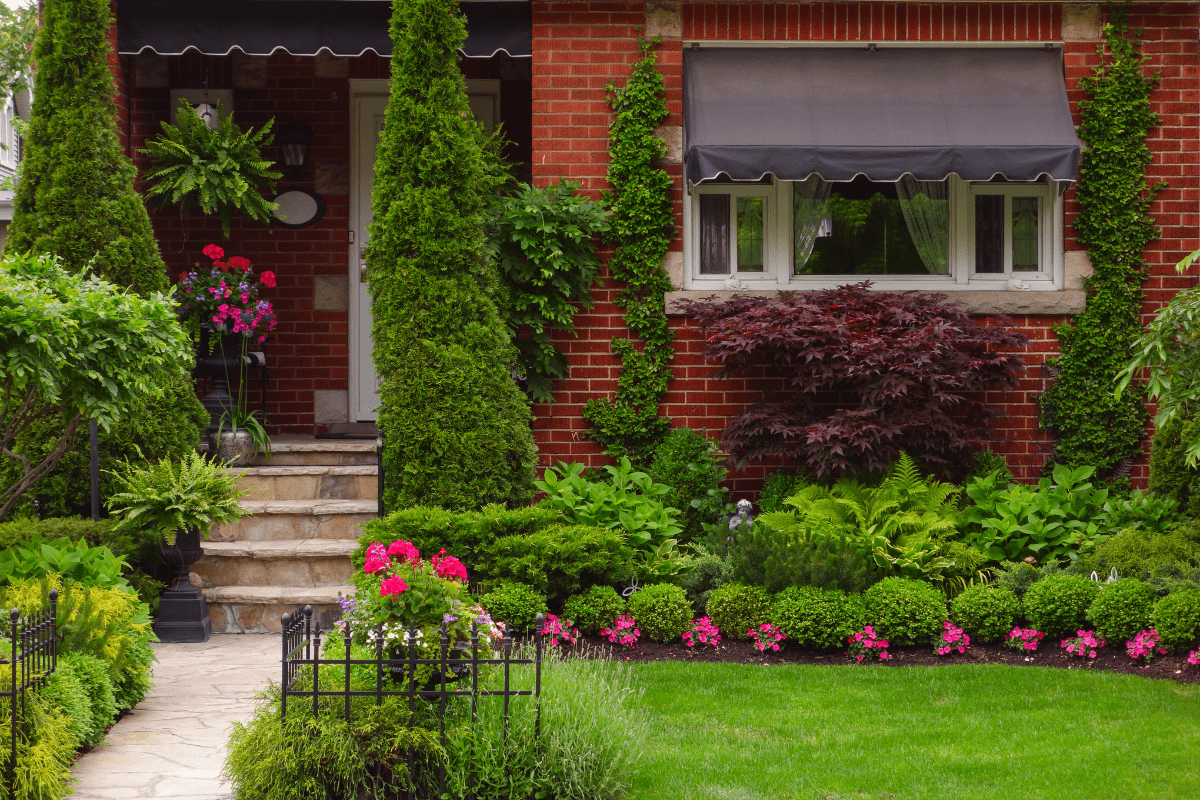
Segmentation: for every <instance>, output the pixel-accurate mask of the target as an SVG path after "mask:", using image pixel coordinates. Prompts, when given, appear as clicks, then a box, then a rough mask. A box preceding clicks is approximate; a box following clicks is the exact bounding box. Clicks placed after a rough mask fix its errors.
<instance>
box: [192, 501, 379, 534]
mask: <svg viewBox="0 0 1200 800" xmlns="http://www.w3.org/2000/svg"><path fill="white" fill-rule="evenodd" d="M241 505H242V507H243V508H245V509H246V510H247V511H249V512H250V514H251V516H248V517H242V518H241V519H239V520H238V521H237V522H231V523H229V524H227V525H221V526H219V527H217V528H214V529H213V532H212V537H211V538H212V540H213V541H217V542H235V541H242V542H247V541H266V540H280V539H356V538H358V535H359V528H358V526H359V525H361V524H362V523H364V522H367V521H369V520H372V519H375V515H376V511H377V510H378V504H377V503H376V502H375V501H374V500H243V501H242V503H241Z"/></svg>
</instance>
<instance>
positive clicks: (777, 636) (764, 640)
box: [746, 622, 787, 653]
mask: <svg viewBox="0 0 1200 800" xmlns="http://www.w3.org/2000/svg"><path fill="white" fill-rule="evenodd" d="M746 633H747V634H749V635H750V638H751V639H753V640H754V646H755V647H757V648H758V652H760V653H765V652H766V651H767V649H768V648H769V649H770V650H771V652H773V653H778V652H779V648H780V647H782V645H780V644H779V643H780V642H782V641H783V640H784V639H786V638H787V636H785V635H784V634H783V631H781V630H779V628H776V627H775V626H774V625H772V624H771V623H769V622H764V623H763V624H762V625H759V626H758V630H755V629H754V628H751V629H750V630H748V631H746Z"/></svg>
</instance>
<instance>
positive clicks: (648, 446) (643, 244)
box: [583, 39, 675, 462]
mask: <svg viewBox="0 0 1200 800" xmlns="http://www.w3.org/2000/svg"><path fill="white" fill-rule="evenodd" d="M656 44H658V40H657V39H652V40H649V41H647V40H639V41H638V50H639V51H640V52H641V54H642V59H641V60H640V61H638V62H637V63H636V64H634V66H633V73H632V74H631V75H630V76H629V81H628V82H627V83H626V84H625V87H624V88H621V89H618V88H616V87H614V86H613V85H612V84H609V85H608V86H607V87H606V88H607V90H608V92H609V105H610V106H611V107H612V110H613V113H614V114H615V115H616V118H615V119H614V120H613V122H612V125H611V126H610V129H609V130H610V133H609V139H608V153H609V159H610V160H609V166H608V182H609V184H610V185H611V186H612V187H613V188H612V192H611V193H609V194H608V195H607V196H606V198H605V199H606V200H607V201H608V203H609V205H610V207H611V208H612V212H613V216H612V227H611V229H610V231H609V234H608V236H606V237H605V241H608V242H610V243H612V244H614V245H615V247H614V248H613V254H612V257H610V258H609V260H608V268H609V270H610V271H611V272H612V276H613V277H614V278H615V279H616V280H618V281H620V282H621V283H624V284H625V286H624V288H623V289H621V291H620V292H619V293H618V294H617V298H616V303H617V305H618V306H620V307H621V308H624V309H625V324H626V326H628V328H629V330H630V332H631V333H632V334H634V335H636V336H639V337H641V339H642V347H641V348H638V347H637V346H636V345H635V344H634V342H633V340H632V339H622V338H616V339H613V342H612V347H613V352H614V353H615V354H616V355H617V356H618V357H619V358H620V359H621V365H622V369H621V375H620V377H619V378H618V380H617V391H616V394H615V395H614V396H613V397H612V398H611V399H609V398H603V399H600V398H596V399H592V400H589V401H588V404H587V406H586V407H585V408H584V410H583V418H584V419H585V420H586V421H587V422H588V423H589V424H590V425H591V428H590V429H589V430H588V435H589V436H591V437H592V438H594V439H595V440H596V441H597V442H599V443H600V444H601V446H603V447H604V448H605V449H606V450H607V451H608V453H609V454H610V455H613V456H620V455H627V456H629V458H630V459H631V460H633V461H634V462H645V461H647V460H649V459H650V457H651V453H652V451H653V449H654V447H655V446H657V445H658V443H659V442H661V441H662V439H663V437H664V436H666V435H667V431H669V430H670V427H671V421H670V420H669V419H667V418H666V417H660V416H659V415H658V404H659V402H661V400H662V398H663V395H665V394H666V392H667V384H668V383H669V382H670V380H671V371H670V369H669V368H668V364H669V363H670V361H671V359H672V357H674V355H675V349H674V348H673V347H672V346H671V341H672V340H673V339H674V338H675V335H674V334H673V333H672V332H671V329H670V327H669V326H668V325H667V314H666V307H665V304H664V302H663V294H664V293H665V292H668V291H670V290H671V288H672V287H671V281H670V280H669V279H668V278H667V273H666V271H665V270H664V269H663V268H662V260H663V257H664V256H665V255H666V254H667V248H668V246H669V245H670V244H671V240H673V239H674V238H675V212H674V210H673V209H672V207H671V189H672V186H673V181H672V179H671V176H670V175H668V174H667V172H666V171H665V170H663V169H662V168H661V167H659V166H658V165H657V163H656V162H657V160H658V159H660V158H662V157H663V156H664V155H666V153H667V147H666V145H665V144H664V143H663V141H662V139H660V138H658V136H656V135H655V133H654V129H655V128H657V127H658V125H659V124H661V123H662V121H663V120H664V119H665V118H666V116H667V105H666V101H665V98H664V94H663V79H662V75H661V74H659V72H658V70H657V69H655V66H654V65H655V61H656V58H655V55H654V53H652V52H651V50H652V49H653V48H654V46H655V45H656Z"/></svg>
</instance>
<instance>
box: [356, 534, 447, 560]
mask: <svg viewBox="0 0 1200 800" xmlns="http://www.w3.org/2000/svg"><path fill="white" fill-rule="evenodd" d="M371 546H372V547H374V545H371ZM367 552H368V553H370V552H371V551H370V550H368V551H367ZM442 552H443V553H444V552H446V551H445V550H443V551H442ZM387 554H388V555H389V556H399V557H400V560H401V561H407V562H408V563H410V564H412V565H414V566H416V565H417V564H419V563H421V551H419V550H417V548H416V546H415V545H414V544H413V543H412V542H406V541H404V540H403V539H397V540H396V541H394V542H392V543H391V544H390V545H388V549H387Z"/></svg>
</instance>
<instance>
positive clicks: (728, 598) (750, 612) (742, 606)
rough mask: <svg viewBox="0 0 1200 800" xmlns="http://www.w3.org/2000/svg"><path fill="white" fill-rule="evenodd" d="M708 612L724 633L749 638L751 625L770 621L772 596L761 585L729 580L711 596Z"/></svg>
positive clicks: (723, 634)
mask: <svg viewBox="0 0 1200 800" xmlns="http://www.w3.org/2000/svg"><path fill="white" fill-rule="evenodd" d="M705 612H706V613H707V614H708V618H709V619H711V620H712V622H713V624H714V625H716V626H717V627H718V628H720V629H721V635H722V636H725V637H727V638H730V639H749V638H750V633H749V631H750V629H751V628H757V627H758V626H759V625H762V624H763V623H764V622H770V621H771V599H770V598H769V597H768V596H767V593H766V592H765V591H764V590H763V588H762V587H761V586H747V585H746V584H744V583H726V584H723V585H721V586H719V587H718V588H716V589H714V590H713V592H712V594H710V595H709V596H708V605H707V606H705Z"/></svg>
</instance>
